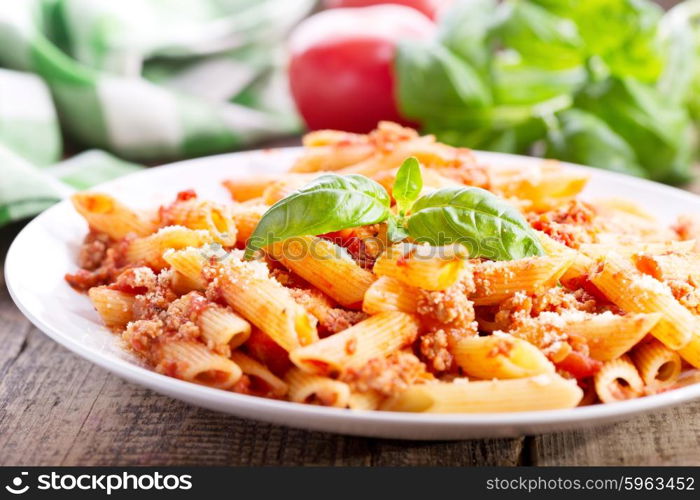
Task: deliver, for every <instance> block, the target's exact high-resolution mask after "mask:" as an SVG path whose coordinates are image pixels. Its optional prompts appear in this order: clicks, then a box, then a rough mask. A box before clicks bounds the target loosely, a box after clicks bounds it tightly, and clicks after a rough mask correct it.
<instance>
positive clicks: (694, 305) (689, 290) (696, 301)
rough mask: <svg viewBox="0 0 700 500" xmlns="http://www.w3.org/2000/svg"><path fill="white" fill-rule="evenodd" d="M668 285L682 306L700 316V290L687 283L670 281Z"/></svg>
mask: <svg viewBox="0 0 700 500" xmlns="http://www.w3.org/2000/svg"><path fill="white" fill-rule="evenodd" d="M666 284H667V285H668V286H669V288H670V289H671V292H673V296H674V297H675V298H676V300H678V302H680V303H681V305H683V306H684V307H685V308H686V309H689V310H690V311H691V312H693V313H695V314H700V290H698V289H697V288H696V287H695V286H693V285H692V284H690V283H688V282H687V281H681V280H668V281H666Z"/></svg>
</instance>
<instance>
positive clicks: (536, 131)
mask: <svg viewBox="0 0 700 500" xmlns="http://www.w3.org/2000/svg"><path fill="white" fill-rule="evenodd" d="M425 131H426V132H427V133H430V134H434V135H435V137H436V138H437V140H438V141H440V142H444V143H447V144H452V145H453V146H461V147H467V148H472V149H480V150H484V151H498V152H501V153H514V154H526V153H528V152H529V150H530V147H531V146H532V144H533V143H535V142H537V141H540V140H543V139H544V138H545V137H546V132H547V129H546V127H545V126H544V122H543V121H542V120H541V119H540V118H538V117H531V118H529V119H527V120H525V121H523V122H522V123H519V124H514V125H509V126H495V125H491V126H480V127H475V128H469V127H465V126H457V127H456V128H452V127H450V128H445V129H443V128H440V126H439V125H437V124H435V125H433V124H431V123H429V124H428V125H427V126H426V127H425Z"/></svg>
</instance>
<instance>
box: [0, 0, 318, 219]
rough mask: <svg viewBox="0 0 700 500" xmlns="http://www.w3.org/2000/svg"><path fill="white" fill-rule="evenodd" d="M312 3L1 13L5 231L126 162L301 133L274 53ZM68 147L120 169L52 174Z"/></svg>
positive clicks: (90, 4) (2, 6) (230, 2)
mask: <svg viewBox="0 0 700 500" xmlns="http://www.w3.org/2000/svg"><path fill="white" fill-rule="evenodd" d="M315 3H316V2H315V0H118V1H117V0H0V66H2V67H4V68H6V69H0V225H2V224H4V223H7V222H8V221H11V220H14V219H17V218H20V217H25V216H27V215H31V214H33V213H36V212H37V211H38V210H39V209H41V208H44V207H46V206H47V205H48V204H50V203H51V202H52V201H53V200H56V199H57V198H58V197H59V196H60V195H61V194H63V193H65V189H66V188H65V186H66V185H71V186H73V187H76V188H84V187H89V186H90V185H91V184H94V183H96V182H101V181H104V180H108V179H110V178H113V177H116V176H119V175H122V174H124V173H126V172H129V171H132V170H133V169H135V168H137V167H136V166H135V165H134V164H133V163H128V162H129V161H133V162H145V163H154V162H160V161H165V160H172V159H178V158H185V157H192V156H200V155H205V154H214V153H218V152H224V151H230V150H233V149H236V148H239V147H241V146H245V145H246V144H249V143H251V142H253V141H256V140H260V139H263V138H267V137H271V136H275V135H281V134H288V133H292V132H295V131H297V130H299V121H298V118H297V117H296V114H295V113H294V110H293V105H292V103H291V100H290V99H289V96H288V94H287V91H286V83H285V80H284V75H283V72H282V70H283V62H284V61H283V50H282V45H283V43H282V41H283V39H284V37H285V35H286V33H287V32H288V31H289V29H290V28H291V27H292V26H293V25H294V24H295V23H296V22H298V21H299V20H300V19H301V18H303V17H304V16H305V15H307V14H308V13H309V11H310V10H311V9H312V8H313V6H314V4H315ZM62 138H66V139H69V140H70V142H71V144H75V145H77V146H79V147H80V148H81V149H83V148H91V149H93V148H94V149H100V150H105V151H109V152H110V153H112V154H113V155H115V156H116V157H119V158H120V159H118V158H116V157H115V156H112V155H110V154H107V153H103V152H97V151H92V152H88V153H85V154H83V155H80V156H79V157H77V158H74V159H72V160H71V161H69V162H65V163H64V164H59V165H58V166H56V165H55V164H56V162H58V161H59V160H60V158H61V157H62ZM124 160H126V161H124Z"/></svg>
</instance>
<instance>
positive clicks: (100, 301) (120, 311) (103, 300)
mask: <svg viewBox="0 0 700 500" xmlns="http://www.w3.org/2000/svg"><path fill="white" fill-rule="evenodd" d="M88 297H90V302H92V305H93V307H94V308H95V309H96V310H97V313H98V314H99V315H100V318H102V322H103V323H104V324H105V326H106V327H107V328H111V329H123V328H124V327H126V324H127V323H128V322H129V321H131V320H132V319H133V317H134V314H133V309H134V301H135V300H136V297H134V296H133V295H131V294H129V293H124V292H120V291H118V290H112V289H111V288H108V287H106V286H97V287H93V288H90V290H88Z"/></svg>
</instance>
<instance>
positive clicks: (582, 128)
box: [545, 109, 646, 177]
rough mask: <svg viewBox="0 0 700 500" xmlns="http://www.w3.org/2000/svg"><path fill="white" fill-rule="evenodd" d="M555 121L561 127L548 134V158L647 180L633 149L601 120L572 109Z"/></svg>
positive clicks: (559, 115)
mask: <svg viewBox="0 0 700 500" xmlns="http://www.w3.org/2000/svg"><path fill="white" fill-rule="evenodd" d="M556 119H557V124H558V125H559V127H558V128H556V129H550V130H549V131H548V134H547V150H546V152H545V156H546V157H547V158H556V159H559V160H563V161H570V162H573V163H579V164H581V165H590V166H593V167H599V168H603V169H606V170H612V171H615V172H621V173H624V174H629V175H636V176H638V177H646V172H645V171H644V169H643V168H642V167H641V166H640V165H639V164H638V163H637V157H636V155H635V154H634V150H633V149H632V147H631V146H630V145H629V144H627V142H625V140H624V139H623V138H622V137H620V136H619V135H618V134H617V133H615V131H614V130H612V129H611V128H610V127H609V126H608V124H607V123H605V122H604V121H603V120H601V119H600V118H598V117H596V116H594V115H592V114H590V113H586V112H585V111H581V110H579V109H569V110H566V111H562V112H560V113H557V115H556Z"/></svg>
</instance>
